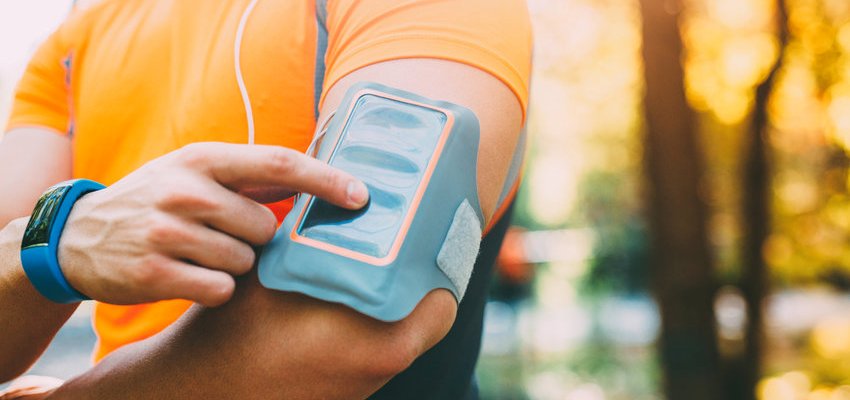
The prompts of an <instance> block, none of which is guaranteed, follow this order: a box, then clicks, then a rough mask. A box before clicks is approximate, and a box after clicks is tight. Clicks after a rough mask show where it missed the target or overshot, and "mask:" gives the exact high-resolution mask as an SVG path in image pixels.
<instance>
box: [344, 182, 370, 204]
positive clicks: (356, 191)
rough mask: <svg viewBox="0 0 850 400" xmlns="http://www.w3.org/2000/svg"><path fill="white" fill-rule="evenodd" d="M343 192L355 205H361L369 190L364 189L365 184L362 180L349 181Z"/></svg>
mask: <svg viewBox="0 0 850 400" xmlns="http://www.w3.org/2000/svg"><path fill="white" fill-rule="evenodd" d="M345 192H346V194H347V195H348V200H349V201H350V202H351V203H353V205H355V206H363V205H365V204H366V201H367V200H369V190H368V189H366V185H364V184H363V182H359V181H351V182H349V183H348V188H347V189H346V191H345Z"/></svg>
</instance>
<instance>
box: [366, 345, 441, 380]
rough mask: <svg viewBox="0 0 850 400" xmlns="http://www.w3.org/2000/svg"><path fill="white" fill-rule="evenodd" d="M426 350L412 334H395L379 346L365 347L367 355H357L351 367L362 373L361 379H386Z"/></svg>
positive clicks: (408, 365) (403, 368)
mask: <svg viewBox="0 0 850 400" xmlns="http://www.w3.org/2000/svg"><path fill="white" fill-rule="evenodd" d="M426 350H427V349H425V348H424V346H423V344H422V343H421V341H420V340H418V338H416V337H415V336H414V335H397V336H396V337H393V338H390V339H389V340H387V341H385V342H384V343H383V344H382V345H380V346H374V347H373V348H368V349H366V352H368V353H369V357H366V356H365V355H364V356H363V357H359V358H360V359H359V360H358V362H356V363H354V365H353V367H354V368H352V369H353V370H354V371H357V373H359V374H363V375H364V376H363V377H362V378H363V379H367V380H371V381H388V380H390V379H392V377H394V376H396V375H398V374H399V373H401V372H402V371H404V370H405V369H407V368H408V367H410V365H411V364H413V362H414V361H416V359H417V358H419V356H420V355H422V353H424V352H425V351H426Z"/></svg>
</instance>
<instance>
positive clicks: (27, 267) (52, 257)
mask: <svg viewBox="0 0 850 400" xmlns="http://www.w3.org/2000/svg"><path fill="white" fill-rule="evenodd" d="M103 188H105V186H103V185H101V184H100V183H97V182H95V181H90V180H88V179H74V180H70V181H65V182H62V183H58V184H56V185H53V186H51V187H50V188H49V189H47V191H45V192H44V194H42V195H41V198H39V199H38V202H37V203H35V209H34V210H33V211H32V215H30V220H29V223H28V224H27V228H26V230H25V231H24V238H23V241H22V242H21V264H22V265H23V267H24V272H25V273H26V274H27V277H28V278H29V280H30V282H32V285H33V286H35V288H36V290H38V292H39V293H41V294H42V295H43V296H44V297H47V298H48V299H50V300H52V301H54V302H57V303H76V302H80V301H83V300H89V298H88V297H87V296H86V295H84V294H82V293H80V292H79V291H77V290H76V289H74V288H73V287H71V284H70V283H68V280H67V279H65V275H64V274H63V273H62V269H61V268H60V267H59V260H58V257H57V253H58V251H59V238H60V237H61V236H62V229H63V228H64V227H65V222H66V221H67V219H68V214H70V213H71V208H72V207H74V203H75V202H76V201H77V200H78V199H79V198H80V197H82V196H83V195H85V194H86V193H90V192H93V191H96V190H100V189H103Z"/></svg>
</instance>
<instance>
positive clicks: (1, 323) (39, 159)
mask: <svg viewBox="0 0 850 400" xmlns="http://www.w3.org/2000/svg"><path fill="white" fill-rule="evenodd" d="M0 166H2V167H0V188H3V195H0V227H5V228H2V230H0V304H2V305H3V312H0V332H3V340H0V382H4V381H7V380H9V379H11V378H14V377H15V376H17V375H20V374H21V373H23V372H24V371H25V370H26V369H27V368H29V367H30V366H31V365H32V364H33V363H34V362H35V360H36V359H37V358H38V356H39V355H40V354H41V353H42V352H43V351H44V349H45V348H46V347H47V345H48V344H49V343H50V340H51V339H52V338H53V336H54V335H55V334H56V331H58V330H59V327H61V326H62V324H63V323H64V322H65V321H66V320H67V319H68V317H70V316H71V313H73V312H74V310H75V309H76V308H77V306H76V305H75V304H72V305H68V304H56V303H52V302H50V301H49V300H47V299H45V298H44V297H42V296H41V295H40V294H38V292H36V291H35V288H33V287H32V285H30V283H29V281H28V280H27V278H26V276H25V275H24V271H23V269H22V268H21V266H20V251H21V237H22V236H23V232H24V228H25V225H26V220H25V219H18V220H16V218H19V217H23V216H26V215H29V214H30V212H31V211H32V208H33V206H34V205H35V202H36V200H37V199H38V197H39V195H41V193H42V192H43V191H44V190H45V189H46V188H47V187H49V186H50V185H52V184H54V183H56V182H60V181H63V180H66V179H69V178H70V176H71V143H70V140H69V139H68V138H67V137H64V136H61V135H59V134H57V133H55V132H52V131H50V130H48V129H44V128H19V129H15V130H12V131H10V132H8V133H6V134H5V135H4V136H3V139H2V140H0ZM13 220H15V221H14V222H12V221H13ZM10 222H11V223H10ZM34 315H37V316H38V318H32V316H34Z"/></svg>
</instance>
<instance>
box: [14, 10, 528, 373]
mask: <svg viewBox="0 0 850 400" xmlns="http://www.w3.org/2000/svg"><path fill="white" fill-rule="evenodd" d="M250 3H251V0H218V1H176V2H175V1H155V0H105V1H100V2H98V3H96V4H95V5H93V6H91V7H89V8H86V9H82V10H76V11H75V12H73V13H72V15H71V16H70V17H69V18H68V20H67V21H66V22H65V23H64V24H62V25H61V26H60V27H59V28H58V29H57V31H56V32H55V33H53V35H51V36H50V37H49V38H48V39H47V41H46V42H45V43H44V44H42V45H41V47H40V48H39V49H38V51H37V52H36V54H35V55H34V56H33V58H32V60H31V62H30V64H29V66H28V68H27V70H26V72H25V74H24V76H23V77H22V79H21V81H20V83H19V86H18V88H17V92H16V95H15V101H14V105H13V108H12V114H11V117H10V120H9V124H8V128H7V129H12V128H15V127H21V126H40V127H46V128H50V129H52V130H55V131H57V132H59V133H60V134H63V135H68V136H69V137H71V139H72V149H73V160H74V162H73V175H74V177H85V178H89V179H93V180H96V181H99V182H102V183H104V184H107V185H108V184H111V183H113V182H115V181H117V180H118V179H120V178H121V177H123V176H125V175H127V174H128V173H130V172H131V171H133V170H135V169H137V168H138V167H140V166H141V165H142V164H144V163H145V162H147V161H149V160H151V159H154V158H156V157H158V156H161V155H163V154H166V153H168V152H170V151H172V150H175V149H177V148H179V147H181V146H183V145H185V144H187V143H192V142H198V141H221V142H231V143H246V142H247V141H248V128H247V126H248V123H247V118H246V116H247V112H246V109H245V105H244V103H243V100H242V95H241V93H240V90H239V86H238V84H237V79H236V73H235V62H234V61H235V60H234V54H235V44H236V36H237V31H238V27H239V25H240V19H241V18H242V17H243V15H244V14H245V11H246V8H247V7H248V6H249V4H250ZM239 50H240V51H241V55H240V57H239V64H240V65H241V71H242V77H243V78H244V83H245V89H246V92H247V94H248V98H249V99H250V104H251V111H252V113H253V121H254V124H255V143H260V144H276V145H281V146H286V147H290V148H294V149H298V150H302V151H303V150H305V149H306V148H307V146H308V144H309V142H310V140H311V139H312V136H313V131H314V129H315V124H316V115H317V112H316V110H317V109H318V107H317V104H318V102H319V100H320V99H321V95H322V93H324V91H325V90H326V89H327V88H329V87H331V86H332V85H333V84H334V82H336V81H337V80H339V79H340V78H342V77H343V76H345V75H346V74H348V73H350V72H352V71H354V70H356V69H358V68H361V67H364V66H367V65H370V64H374V63H377V62H381V61H386V60H391V59H399V58H411V57H429V58H440V59H448V60H453V61H457V62H461V63H465V64H468V65H471V66H475V67H477V68H480V69H482V70H484V71H486V72H489V73H490V74H492V75H493V76H495V77H497V78H498V79H500V80H501V81H503V82H504V83H505V84H506V85H507V86H508V87H509V88H510V89H511V90H513V92H514V93H515V94H516V96H517V98H518V99H519V101H520V103H521V105H522V107H523V110H525V107H526V104H527V95H528V78H529V74H530V67H531V65H530V55H531V54H530V53H531V29H530V26H529V20H528V15H527V10H526V6H525V4H524V1H522V0H501V1H499V2H492V1H490V0H464V1H438V0H407V1H398V0H359V1H347V0H346V1H333V0H332V1H324V0H316V1H264V0H259V1H258V2H257V3H256V7H255V8H254V9H253V11H251V12H250V13H249V14H247V19H246V20H245V25H244V35H243V37H242V41H241V45H240V46H239ZM289 207H291V204H289V203H287V202H284V203H280V204H276V205H273V206H272V208H273V210H275V212H276V214H277V215H278V218H282V216H283V215H285V213H286V212H287V211H288V210H289ZM189 305H190V302H188V301H183V300H173V301H161V302H157V303H152V304H144V305H134V306H116V305H110V304H103V303H98V304H97V305H96V307H95V311H94V328H95V331H96V333H97V335H98V344H97V349H96V352H95V358H96V359H100V358H102V357H103V356H105V355H106V354H107V353H109V352H111V351H113V350H115V349H116V348H118V347H120V346H122V345H124V344H127V343H131V342H134V341H138V340H141V339H144V338H146V337H149V336H151V335H153V334H155V333H156V332H159V331H160V330H162V329H163V328H165V327H166V326H168V325H169V324H170V323H172V322H173V321H174V320H176V319H177V318H178V317H179V316H180V315H181V314H182V313H183V312H184V311H185V310H186V309H187V308H188V307H189Z"/></svg>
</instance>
